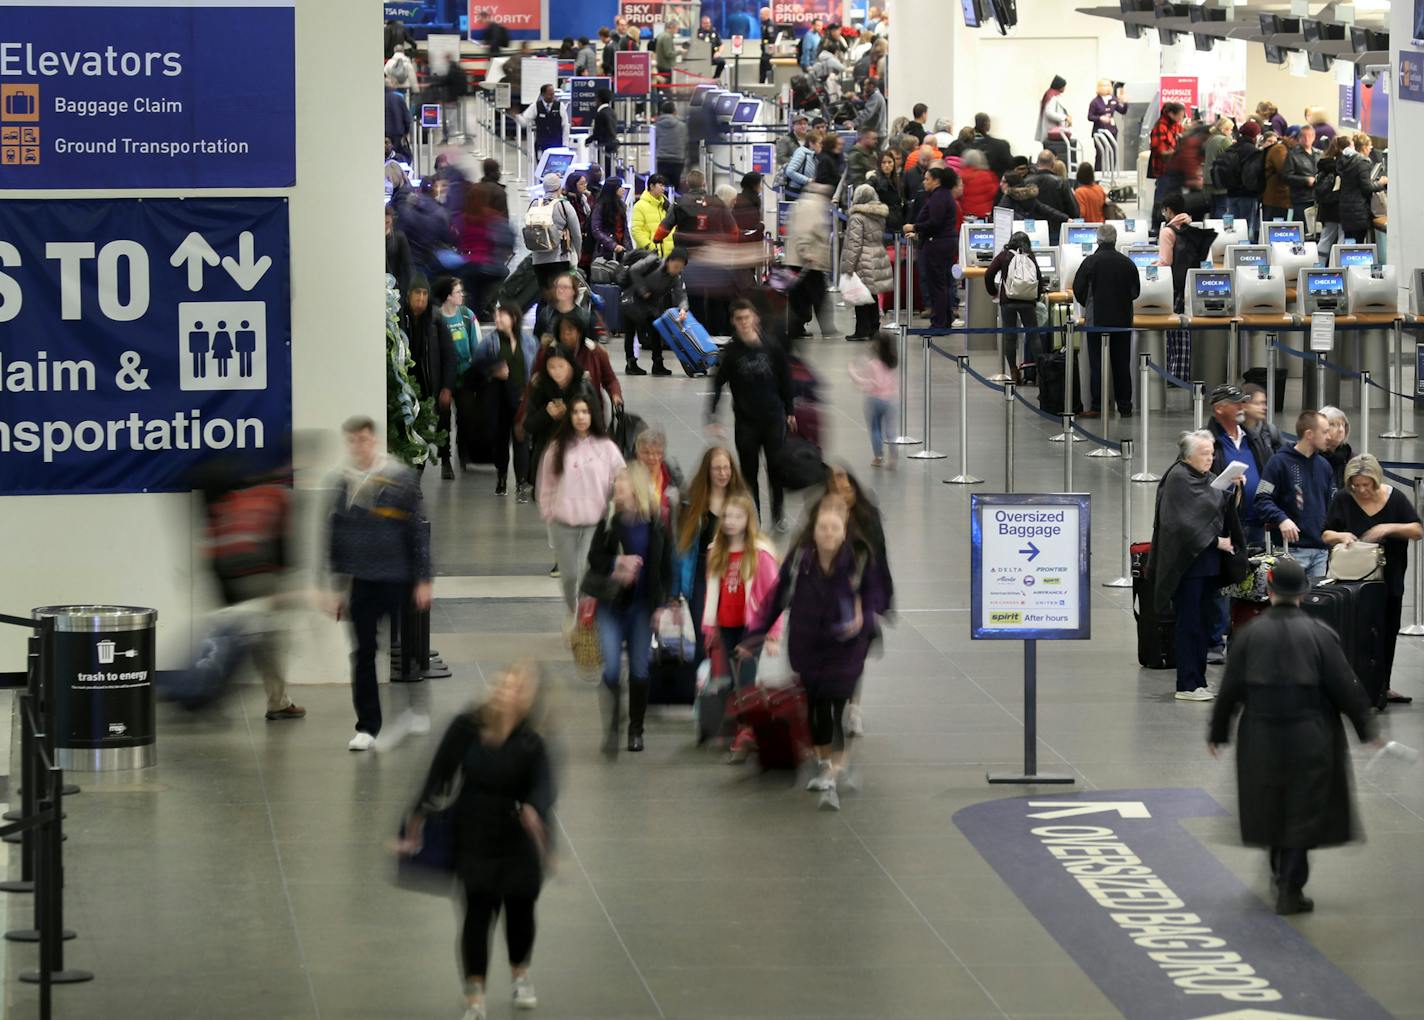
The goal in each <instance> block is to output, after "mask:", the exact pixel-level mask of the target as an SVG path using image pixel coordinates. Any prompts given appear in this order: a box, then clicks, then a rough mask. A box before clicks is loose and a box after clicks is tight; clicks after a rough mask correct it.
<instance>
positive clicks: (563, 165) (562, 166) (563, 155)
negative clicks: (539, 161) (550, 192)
mask: <svg viewBox="0 0 1424 1020" xmlns="http://www.w3.org/2000/svg"><path fill="white" fill-rule="evenodd" d="M573 165H574V154H573V153H572V152H551V153H549V155H548V156H546V157H545V158H544V170H543V172H542V173H541V174H539V177H540V178H541V179H542V178H543V176H544V174H558V175H559V180H563V179H564V174H566V173H568V172H569V167H571V166H573Z"/></svg>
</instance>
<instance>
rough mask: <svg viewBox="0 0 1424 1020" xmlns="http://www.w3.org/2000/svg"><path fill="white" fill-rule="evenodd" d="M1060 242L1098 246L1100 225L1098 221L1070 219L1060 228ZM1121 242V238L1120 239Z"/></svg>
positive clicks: (1064, 244) (1062, 243) (1066, 244)
mask: <svg viewBox="0 0 1424 1020" xmlns="http://www.w3.org/2000/svg"><path fill="white" fill-rule="evenodd" d="M1058 243H1059V244H1060V245H1062V246H1064V247H1067V246H1068V245H1070V244H1071V245H1076V246H1080V247H1081V246H1082V245H1085V244H1090V245H1093V246H1094V247H1096V246H1097V243H1098V225H1097V224H1096V223H1084V222H1083V221H1082V220H1069V221H1068V222H1067V223H1065V224H1063V225H1062V226H1061V227H1059V228H1058ZM1118 243H1119V244H1121V239H1119V242H1118Z"/></svg>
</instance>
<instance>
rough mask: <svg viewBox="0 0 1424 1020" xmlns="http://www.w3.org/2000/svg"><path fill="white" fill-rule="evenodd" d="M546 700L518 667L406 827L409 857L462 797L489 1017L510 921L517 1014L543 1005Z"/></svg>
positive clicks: (457, 727)
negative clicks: (539, 711) (539, 925)
mask: <svg viewBox="0 0 1424 1020" xmlns="http://www.w3.org/2000/svg"><path fill="white" fill-rule="evenodd" d="M538 692H539V677H538V673H537V671H536V670H535V668H534V667H533V666H531V665H527V664H525V665H518V666H514V667H512V668H511V669H510V670H509V671H508V672H507V673H505V674H504V676H502V677H501V678H500V680H499V682H498V683H497V684H496V685H495V688H494V691H493V692H492V693H491V695H490V698H489V700H488V701H487V702H485V703H484V704H483V705H481V706H479V707H477V708H475V709H474V710H472V711H469V712H465V713H463V714H461V715H459V716H456V717H455V720H454V721H453V722H452V723H451V724H450V728H449V729H448V730H446V731H445V736H444V738H443V739H442V740H441V741H440V747H439V749H438V750H437V751H436V752H435V760H434V761H432V762H431V764H430V772H429V773H428V775H427V776H426V779H425V785H424V787H423V788H422V789H421V793H420V799H419V801H418V802H417V803H416V806H415V809H414V810H413V811H412V812H411V815H410V818H409V819H408V821H407V822H406V836H405V839H404V840H403V842H402V844H401V850H402V851H403V852H406V853H410V852H413V851H414V850H416V849H418V848H419V847H420V845H421V837H422V833H423V831H424V827H425V819H426V818H428V817H430V816H431V815H432V814H434V813H435V812H436V811H438V810H440V809H441V808H442V807H444V806H445V805H446V804H447V803H448V802H449V800H450V797H451V794H452V792H453V793H454V802H453V804H452V805H450V817H451V821H452V822H453V824H454V836H455V847H454V848H455V859H456V862H457V874H458V875H459V878H460V884H461V885H462V886H464V889H465V923H464V932H463V934H462V936H461V940H460V951H461V957H462V960H463V963H464V976H465V994H466V996H467V997H468V999H469V1004H470V1006H471V1007H472V1009H471V1012H473V1013H474V1014H475V1015H477V1016H483V1015H484V1014H483V1012H481V1011H480V1009H481V1007H482V1006H483V1004H484V997H485V978H486V976H487V975H488V973H489V949H490V947H489V942H490V934H491V932H492V931H493V929H494V922H495V920H496V919H497V918H498V917H499V914H500V911H501V910H503V911H504V930H505V940H506V943H507V945H508V949H509V966H510V969H511V971H512V972H513V984H514V989H513V995H514V1004H515V1006H517V1007H519V1008H522V1009H532V1008H533V1007H534V1006H536V1005H537V1004H538V999H537V998H536V996H535V995H534V986H533V985H532V984H530V983H529V961H530V957H531V956H532V954H533V951H534V903H535V901H536V900H537V899H538V898H539V890H540V887H541V886H542V885H543V884H544V858H545V855H546V854H547V853H548V849H549V835H548V834H549V823H550V816H551V813H552V811H553V807H554V777H553V770H552V768H551V767H550V764H549V752H548V749H547V748H546V747H545V746H544V739H543V738H542V737H541V736H540V735H539V733H538V732H537V731H536V730H535V729H534V728H533V727H532V726H531V725H530V724H529V716H530V712H531V710H532V709H533V707H534V703H535V699H536V698H537V696H538Z"/></svg>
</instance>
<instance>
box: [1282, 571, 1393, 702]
mask: <svg viewBox="0 0 1424 1020" xmlns="http://www.w3.org/2000/svg"><path fill="white" fill-rule="evenodd" d="M1385 603H1386V596H1385V583H1384V582H1383V581H1320V582H1318V583H1317V584H1316V585H1315V587H1313V588H1311V589H1310V592H1309V593H1308V594H1307V595H1306V596H1305V599H1304V601H1303V602H1302V603H1301V608H1302V609H1304V610H1305V612H1306V613H1307V614H1308V615H1310V616H1313V617H1315V618H1316V619H1317V620H1319V621H1321V622H1322V623H1324V624H1325V625H1326V626H1328V627H1329V628H1330V629H1331V630H1333V631H1334V632H1335V633H1336V634H1337V635H1339V637H1340V645H1341V647H1342V648H1344V650H1345V658H1346V660H1348V661H1349V663H1350V666H1351V667H1352V668H1353V669H1354V671H1355V678H1356V679H1357V680H1359V681H1360V684H1361V686H1363V687H1364V689H1365V695H1366V696H1367V697H1368V698H1369V699H1370V704H1371V705H1374V706H1375V707H1376V708H1378V707H1380V706H1381V705H1383V704H1384V700H1385V695H1386V693H1387V687H1388V685H1387V684H1386V683H1385V678H1384V677H1383V675H1381V673H1380V671H1379V669H1378V668H1377V667H1376V665H1375V657H1376V655H1377V654H1378V650H1379V647H1380V633H1379V629H1380V627H1381V626H1382V625H1383V622H1384V614H1385Z"/></svg>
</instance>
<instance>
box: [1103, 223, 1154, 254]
mask: <svg viewBox="0 0 1424 1020" xmlns="http://www.w3.org/2000/svg"><path fill="white" fill-rule="evenodd" d="M1108 222H1109V223H1111V224H1112V225H1113V227H1114V228H1116V230H1117V250H1118V251H1126V250H1127V246H1128V245H1131V244H1146V243H1147V238H1148V236H1149V232H1148V227H1149V224H1148V222H1147V221H1146V220H1145V219H1143V218H1142V217H1140V216H1139V217H1137V218H1136V219H1131V220H1108Z"/></svg>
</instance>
